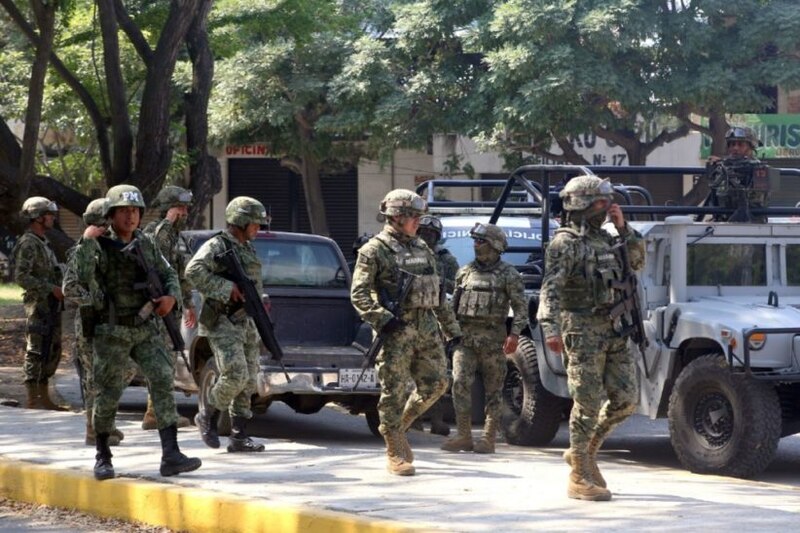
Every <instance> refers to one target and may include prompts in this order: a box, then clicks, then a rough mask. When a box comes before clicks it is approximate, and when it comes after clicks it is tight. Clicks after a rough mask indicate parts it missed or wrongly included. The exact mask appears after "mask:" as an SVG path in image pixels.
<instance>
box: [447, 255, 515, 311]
mask: <svg viewBox="0 0 800 533" xmlns="http://www.w3.org/2000/svg"><path fill="white" fill-rule="evenodd" d="M501 264H502V263H501V262H500V261H498V262H497V263H496V264H495V265H494V266H493V267H492V268H489V269H487V270H480V269H478V268H477V267H476V265H475V264H474V263H471V264H470V265H469V266H468V267H467V269H468V270H467V272H466V275H465V276H464V278H463V279H462V281H461V285H460V286H459V288H460V289H461V290H462V292H461V296H460V297H459V300H458V308H457V309H455V310H454V311H455V313H456V316H457V317H458V318H462V317H491V318H498V319H504V318H505V317H506V316H508V308H509V299H508V293H507V292H506V288H505V286H504V284H502V273H503V269H502V268H500V266H501Z"/></svg>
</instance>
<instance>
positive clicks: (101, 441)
mask: <svg viewBox="0 0 800 533" xmlns="http://www.w3.org/2000/svg"><path fill="white" fill-rule="evenodd" d="M112 457H113V455H111V449H110V448H109V447H108V433H98V434H97V455H95V456H94V458H95V459H96V460H97V461H96V462H95V463H94V478H95V479H96V480H98V481H102V480H104V479H111V478H113V477H114V465H112V464H111V458H112Z"/></svg>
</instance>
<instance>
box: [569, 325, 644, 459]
mask: <svg viewBox="0 0 800 533" xmlns="http://www.w3.org/2000/svg"><path fill="white" fill-rule="evenodd" d="M562 316H563V320H562V327H561V330H562V334H561V335H562V339H563V341H564V351H565V353H566V357H567V384H568V386H569V392H570V395H571V396H572V399H573V401H574V404H573V406H572V412H571V413H570V417H569V439H570V446H571V447H572V449H574V450H578V451H581V450H585V449H586V445H587V444H588V442H589V440H591V438H592V437H593V436H596V437H597V438H599V439H600V442H602V441H603V440H604V439H605V438H606V437H607V436H608V434H609V433H611V431H612V430H613V429H614V428H615V427H616V426H618V425H619V424H620V423H621V422H622V421H624V420H625V419H626V418H628V417H629V416H630V415H631V414H633V411H634V410H635V408H636V400H637V396H636V395H637V390H636V369H635V366H634V361H633V356H632V355H631V353H630V350H629V349H628V345H627V340H626V339H624V338H622V337H620V336H619V335H618V334H617V333H615V332H614V331H613V328H612V326H611V322H610V320H609V319H608V317H607V316H604V315H596V314H579V313H564V315H562Z"/></svg>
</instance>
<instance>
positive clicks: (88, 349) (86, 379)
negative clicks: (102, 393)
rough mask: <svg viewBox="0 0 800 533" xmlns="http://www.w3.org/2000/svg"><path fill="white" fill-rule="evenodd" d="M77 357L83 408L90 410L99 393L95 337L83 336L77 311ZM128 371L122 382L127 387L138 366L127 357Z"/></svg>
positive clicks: (123, 375) (81, 324)
mask: <svg viewBox="0 0 800 533" xmlns="http://www.w3.org/2000/svg"><path fill="white" fill-rule="evenodd" d="M75 357H77V358H78V361H79V362H80V365H81V369H82V370H83V371H82V372H81V375H80V378H81V393H82V394H83V408H84V409H86V410H87V411H89V410H90V409H93V408H94V397H95V395H96V394H97V392H96V390H95V385H94V371H93V367H94V364H93V361H94V337H92V338H86V337H84V336H83V323H82V322H81V317H80V314H79V313H78V312H77V311H76V313H75ZM126 362H127V363H128V371H127V372H124V373H123V374H122V382H123V383H124V385H125V386H126V387H127V386H128V384H129V383H130V382H131V380H132V379H133V378H134V377H135V376H136V373H137V372H138V368H137V367H136V364H135V363H134V362H133V360H131V359H127V361H126Z"/></svg>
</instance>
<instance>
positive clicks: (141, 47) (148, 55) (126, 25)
mask: <svg viewBox="0 0 800 533" xmlns="http://www.w3.org/2000/svg"><path fill="white" fill-rule="evenodd" d="M114 12H115V13H116V17H117V23H118V24H119V27H120V28H122V31H124V32H125V35H127V36H128V39H129V40H130V41H131V43H132V44H133V47H134V48H135V49H136V51H137V52H138V53H139V57H141V58H142V61H144V63H145V64H146V65H149V64H150V60H151V59H152V57H153V49H152V48H150V44H149V43H148V42H147V39H145V38H144V34H142V31H141V30H140V29H139V27H138V26H136V24H134V22H133V19H131V17H130V15H129V14H128V10H127V9H125V5H124V4H123V3H122V0H114Z"/></svg>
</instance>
